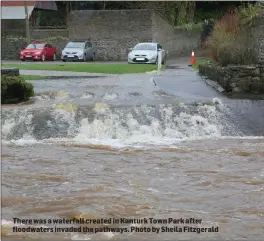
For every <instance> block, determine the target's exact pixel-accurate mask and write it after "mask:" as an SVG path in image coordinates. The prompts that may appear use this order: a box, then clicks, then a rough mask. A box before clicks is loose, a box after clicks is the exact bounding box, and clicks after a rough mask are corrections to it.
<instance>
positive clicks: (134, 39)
mask: <svg viewBox="0 0 264 241" xmlns="http://www.w3.org/2000/svg"><path fill="white" fill-rule="evenodd" d="M68 24H69V37H70V38H71V39H87V38H89V37H90V38H91V40H92V42H94V44H95V47H96V56H97V57H96V59H97V60H126V59H127V54H128V50H129V48H131V47H133V46H134V45H135V44H136V43H138V42H145V41H146V42H148V41H150V42H151V41H153V42H159V43H160V44H161V45H162V46H163V47H164V48H165V49H166V50H167V51H168V52H169V53H170V54H172V55H174V56H182V55H186V56H189V55H190V54H191V50H192V48H197V47H198V46H199V43H200V33H201V30H200V29H196V30H192V31H190V32H188V31H187V30H185V29H179V28H178V29H177V28H176V29H175V28H174V27H173V26H172V25H171V24H169V23H168V22H167V21H165V20H164V19H163V18H162V17H160V16H159V15H157V14H156V13H154V12H153V11H151V10H145V9H144V10H105V11H102V10H100V11H96V10H85V11H74V12H72V13H71V14H70V16H69V19H68Z"/></svg>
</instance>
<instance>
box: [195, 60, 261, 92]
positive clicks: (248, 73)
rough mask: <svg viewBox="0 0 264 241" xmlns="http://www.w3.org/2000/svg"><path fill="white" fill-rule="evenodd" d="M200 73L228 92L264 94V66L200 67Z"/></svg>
mask: <svg viewBox="0 0 264 241" xmlns="http://www.w3.org/2000/svg"><path fill="white" fill-rule="evenodd" d="M199 73H200V74H201V75H203V76H205V77H206V78H209V79H211V80H213V81H216V82H217V83H218V84H219V85H221V86H222V87H223V88H224V89H225V91H226V92H243V93H264V65H255V66H247V65H245V66H232V65H229V66H227V67H221V66H218V65H200V66H199Z"/></svg>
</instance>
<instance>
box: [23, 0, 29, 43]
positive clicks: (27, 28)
mask: <svg viewBox="0 0 264 241" xmlns="http://www.w3.org/2000/svg"><path fill="white" fill-rule="evenodd" d="M24 6H25V15H26V36H27V44H30V42H31V40H30V29H29V17H28V6H27V2H26V1H24Z"/></svg>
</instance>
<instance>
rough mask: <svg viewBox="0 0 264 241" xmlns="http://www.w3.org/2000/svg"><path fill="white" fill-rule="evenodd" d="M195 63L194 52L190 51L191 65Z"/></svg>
mask: <svg viewBox="0 0 264 241" xmlns="http://www.w3.org/2000/svg"><path fill="white" fill-rule="evenodd" d="M195 63H196V60H195V56H194V51H193V50H192V56H191V65H194V64H195Z"/></svg>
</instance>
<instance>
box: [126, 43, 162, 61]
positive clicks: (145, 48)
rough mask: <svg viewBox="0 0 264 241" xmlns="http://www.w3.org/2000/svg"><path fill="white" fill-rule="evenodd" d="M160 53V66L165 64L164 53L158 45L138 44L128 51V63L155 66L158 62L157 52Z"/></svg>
mask: <svg viewBox="0 0 264 241" xmlns="http://www.w3.org/2000/svg"><path fill="white" fill-rule="evenodd" d="M159 51H161V53H162V64H165V62H166V51H165V50H164V49H163V48H162V46H161V45H160V44H158V43H138V44H137V45H135V47H134V48H131V49H130V52H129V54H128V63H129V64H132V63H146V64H156V63H157V61H158V52H159Z"/></svg>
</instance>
